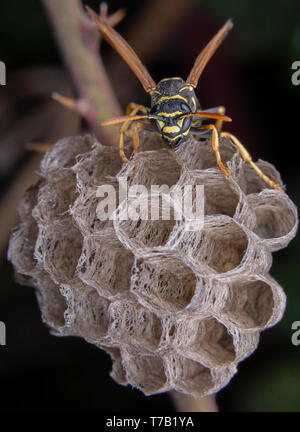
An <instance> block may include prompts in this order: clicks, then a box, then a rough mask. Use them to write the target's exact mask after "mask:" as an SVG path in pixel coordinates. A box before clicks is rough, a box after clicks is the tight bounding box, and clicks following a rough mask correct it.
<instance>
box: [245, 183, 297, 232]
mask: <svg viewBox="0 0 300 432" xmlns="http://www.w3.org/2000/svg"><path fill="white" fill-rule="evenodd" d="M252 198H253V199H252V200H251V202H252V206H253V208H254V212H255V215H256V226H255V228H254V232H255V233H256V234H257V235H258V236H259V237H261V238H263V239H266V240H267V239H274V238H278V237H284V236H286V235H287V234H289V233H290V232H291V231H292V230H293V229H294V227H295V225H296V224H297V214H296V210H295V207H294V205H293V203H291V201H290V200H289V199H288V198H287V197H286V196H283V194H282V192H277V191H266V192H265V193H262V194H260V195H258V196H256V197H255V199H254V197H252Z"/></svg>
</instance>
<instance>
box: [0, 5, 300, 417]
mask: <svg viewBox="0 0 300 432" xmlns="http://www.w3.org/2000/svg"><path fill="white" fill-rule="evenodd" d="M64 1H66V0H64ZM162 3H164V2H162ZM168 3H169V5H170V15H172V16H173V19H172V20H168V17H167V16H166V19H165V22H164V21H163V20H162V18H161V17H160V18H159V19H157V20H153V21H152V28H150V31H149V28H147V26H146V25H145V26H144V28H145V33H144V36H143V37H141V36H140V33H139V32H140V28H142V29H143V20H146V16H147V13H149V11H150V12H151V8H154V7H156V6H155V4H157V1H155V0H153V1H151V0H148V1H132V0H131V1H129V0H114V1H110V0H109V1H108V5H109V10H110V11H112V12H113V11H115V10H117V9H118V8H125V9H126V10H127V16H126V18H125V19H124V20H123V21H122V22H121V24H119V25H118V31H119V32H120V33H121V34H122V35H123V36H125V38H127V39H128V40H130V42H131V43H132V45H133V47H134V48H136V50H137V52H138V54H139V55H140V57H141V58H142V60H143V61H144V62H145V63H146V65H147V68H148V69H149V71H150V73H151V75H152V76H153V78H154V80H155V81H158V80H159V79H162V78H164V77H167V76H182V77H183V78H186V76H187V75H188V72H189V69H190V68H191V66H192V64H193V61H194V59H195V57H196V55H197V54H198V52H199V51H200V49H201V48H202V47H203V46H204V44H205V43H207V42H208V40H209V39H210V38H211V37H212V36H213V35H214V34H215V32H216V31H217V30H218V29H219V28H220V27H221V25H222V24H223V23H224V22H225V21H226V19H227V18H229V17H232V18H233V21H234V29H233V30H232V31H231V33H230V35H229V36H228V38H227V40H226V42H225V43H224V44H223V45H222V47H221V48H220V49H219V50H218V52H217V54H216V55H215V56H214V58H213V59H212V60H211V61H210V63H209V65H208V66H207V69H206V70H205V72H204V73H203V76H202V77H201V80H200V83H199V86H198V89H197V95H198V97H199V99H200V102H201V105H202V107H204V108H208V107H212V106H216V105H220V104H222V105H225V106H226V109H227V113H228V114H229V115H230V116H231V117H232V118H233V122H232V124H230V125H229V126H227V125H226V129H227V130H229V131H230V132H232V133H234V134H235V135H236V136H237V137H238V138H240V139H241V141H242V142H243V143H244V144H245V145H246V147H247V149H248V150H249V152H250V153H251V154H252V156H253V159H254V160H256V159H259V158H262V159H264V160H267V161H269V162H271V163H273V164H274V165H275V166H276V168H277V169H278V170H279V171H280V172H281V175H282V178H283V181H284V183H285V184H286V185H287V193H288V194H289V196H290V197H291V199H292V200H293V201H294V202H295V203H296V204H297V205H298V203H299V202H300V190H299V186H298V185H299V182H300V172H299V166H300V162H299V159H298V158H299V156H298V153H297V150H298V149H297V147H298V145H299V138H298V135H299V131H298V129H299V106H300V85H299V86H294V85H293V84H292V82H291V76H292V73H293V71H292V69H291V66H292V63H293V62H294V61H297V60H298V61H300V3H299V1H298V0H289V1H288V2H287V1H283V0H278V1H277V2H274V1H271V0H265V1H264V2H261V1H258V0H253V1H251V2H249V1H248V2H246V1H240V0H230V1H229V0H228V1H226V2H219V1H217V0H210V1H200V0H194V1H193V0H188V1H187V0H186V1H185V0H182V2H178V1H177V0H176V1H173V2H170V1H169V2H168ZM180 3H181V6H178V8H180V10H179V12H178V16H176V10H175V9H176V5H179V4H180ZM84 4H88V5H89V6H91V7H92V8H94V9H97V8H98V6H99V2H98V1H92V0H90V1H84ZM182 4H184V7H182ZM0 8H1V13H0V41H1V46H0V60H1V61H3V62H5V64H6V67H7V85H6V86H5V87H4V86H2V87H0V114H1V115H0V181H1V192H2V201H1V202H0V205H1V209H0V215H1V216H0V217H1V229H0V246H1V249H0V252H1V279H0V280H1V282H0V283H1V292H0V299H1V300H0V321H3V322H4V323H5V324H6V329H7V345H6V346H0V388H1V396H0V411H12V410H15V411H32V410H37V411H91V410H96V411H100V412H102V411H124V412H126V411H140V412H141V411H145V412H147V411H148V412H150V411H164V410H174V407H173V405H172V402H171V400H170V399H169V397H168V395H167V394H162V395H157V396H151V397H145V396H144V395H143V394H142V393H141V392H139V391H138V390H135V389H132V388H130V387H121V386H119V385H117V384H115V383H114V381H112V379H111V378H110V377H109V375H108V374H109V371H110V367H111V361H110V359H109V357H108V356H107V355H106V354H105V353H104V352H102V351H100V350H98V349H96V348H95V347H94V346H92V345H90V344H88V343H86V342H85V341H84V340H82V339H79V338H57V337H55V336H51V335H50V334H49V331H48V329H47V327H46V326H45V325H43V324H42V322H41V319H40V312H39V308H38V305H37V302H36V298H35V294H34V291H33V290H32V289H30V288H28V287H21V286H19V285H17V284H16V283H15V282H14V275H13V269H12V266H11V265H10V264H9V263H7V262H6V248H7V238H8V228H7V227H9V226H10V224H11V223H12V221H14V219H15V218H16V216H15V214H14V202H15V201H16V200H18V199H19V198H18V194H19V193H20V192H19V191H20V190H22V187H24V184H25V183H26V181H27V182H28V181H29V180H31V176H32V171H34V170H35V169H36V161H34V157H36V156H33V155H32V153H30V152H28V151H25V150H24V147H25V144H26V143H27V142H31V141H42V142H45V141H46V142H47V141H54V140H55V139H58V138H60V137H63V136H66V135H70V134H72V133H73V130H74V128H75V125H76V122H77V121H78V119H76V118H74V117H72V114H66V113H65V111H66V110H65V109H64V108H60V107H58V106H57V105H56V103H55V102H52V101H51V100H50V94H51V92H52V91H60V92H61V93H64V94H68V93H70V92H71V94H72V92H73V91H74V89H73V88H72V83H71V80H70V79H69V78H68V73H67V71H66V68H65V66H64V63H63V60H62V58H61V55H60V50H59V48H58V46H57V44H56V40H55V38H54V36H53V30H52V27H51V25H50V23H49V20H48V17H47V15H46V13H45V10H44V7H43V4H42V2H40V1H38V0H27V1H26V2H20V1H17V0H3V1H2V2H1V6H0ZM174 10H175V12H174ZM164 14H168V12H167V11H164ZM174 16H175V18H174ZM162 23H163V24H162ZM162 25H163V26H165V30H166V32H162V40H161V43H157V42H156V43H155V44H154V43H152V35H153V34H154V33H155V32H156V31H158V30H159V28H158V27H156V26H162ZM102 48H103V49H102V53H103V58H104V63H105V65H106V66H107V69H108V73H109V75H110V76H111V80H112V83H113V85H114V88H115V91H116V93H117V96H118V99H119V101H120V103H121V105H122V108H123V109H124V108H125V107H126V104H127V103H128V102H130V101H136V102H140V103H144V104H146V105H147V104H148V103H149V99H148V97H147V94H145V93H144V91H143V89H142V87H141V85H140V84H139V82H138V80H137V79H136V78H135V77H134V75H133V74H132V73H131V72H130V71H129V69H128V67H127V66H126V65H125V64H124V63H123V61H122V60H121V59H119V57H118V56H117V54H115V53H114V52H113V51H112V49H111V48H110V47H108V46H107V45H106V44H103V47H102ZM144 53H145V56H144ZM145 57H146V58H145ZM50 120H51V121H50ZM16 221H17V219H16ZM299 256H300V240H299V236H298V238H296V239H294V240H293V241H292V243H291V244H290V245H289V246H288V247H287V248H286V249H285V250H283V251H280V252H277V253H275V254H274V263H273V266H272V270H271V275H272V276H273V277H274V278H275V279H276V280H277V281H278V282H279V283H280V284H281V285H282V286H283V288H284V290H285V292H286V294H287V308H286V311H285V315H284V317H283V319H282V321H281V322H280V323H279V324H278V325H276V326H275V327H273V328H271V329H268V330H266V331H265V332H263V333H262V334H261V339H260V343H259V346H258V349H257V350H256V351H255V353H254V354H253V355H251V356H250V357H249V358H248V359H246V360H244V361H243V362H242V363H240V365H239V371H238V373H237V374H236V375H235V377H234V378H233V379H232V381H231V382H230V384H229V385H228V386H227V387H226V388H225V389H223V390H222V391H220V392H219V393H218V395H217V402H218V404H219V408H220V410H221V411H233V412H238V411H252V412H253V411H300V367H299V360H300V345H299V346H294V345H293V344H292V342H291V336H292V333H293V330H292V329H291V326H292V323H293V322H294V321H300V307H299V306H300V287H299V285H298V283H299V277H300V266H299Z"/></svg>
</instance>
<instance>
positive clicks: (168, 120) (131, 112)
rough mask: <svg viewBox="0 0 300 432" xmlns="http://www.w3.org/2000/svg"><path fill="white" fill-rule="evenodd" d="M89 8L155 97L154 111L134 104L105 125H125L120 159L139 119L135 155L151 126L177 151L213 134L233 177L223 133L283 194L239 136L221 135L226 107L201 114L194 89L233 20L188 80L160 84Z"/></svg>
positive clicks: (209, 46) (202, 54) (199, 59)
mask: <svg viewBox="0 0 300 432" xmlns="http://www.w3.org/2000/svg"><path fill="white" fill-rule="evenodd" d="M86 9H87V12H88V14H89V15H90V17H91V18H92V19H93V20H94V22H95V23H96V24H97V26H98V28H99V30H100V32H101V34H102V35H103V37H104V38H105V39H106V41H107V42H108V43H109V44H110V45H111V46H112V47H113V48H114V49H115V50H116V51H117V52H118V53H119V55H120V56H121V57H122V58H123V59H124V60H125V62H126V63H127V64H128V66H129V67H130V68H131V69H132V71H133V72H134V73H135V75H136V77H137V78H138V79H139V81H140V82H141V84H142V85H143V87H144V89H145V91H146V92H147V93H149V94H150V96H151V108H147V107H145V106H143V105H137V104H135V103H131V104H129V105H128V107H127V110H126V115H125V116H121V117H116V118H113V119H110V120H107V121H105V122H103V123H102V125H103V126H108V125H113V124H117V123H123V124H122V126H121V128H120V141H119V150H120V156H121V158H122V160H123V162H128V159H127V158H126V156H125V153H124V134H125V132H126V131H127V130H128V128H129V127H130V126H131V123H132V122H133V121H136V120H138V122H137V123H135V125H134V127H133V150H134V152H135V153H136V152H137V149H138V146H139V135H138V129H139V128H141V127H147V128H149V125H150V126H152V128H155V130H156V131H157V132H158V133H159V134H160V135H161V137H162V138H163V139H164V140H165V142H166V143H167V144H168V145H169V146H170V147H171V148H173V149H176V148H177V147H178V146H179V145H180V144H181V142H182V141H183V139H184V138H185V137H186V136H187V135H188V134H189V133H190V132H192V133H200V134H206V133H212V136H211V140H212V147H213V150H214V151H215V154H216V160H217V163H218V166H219V167H220V168H221V169H222V170H223V171H224V172H225V174H226V175H227V176H230V175H231V174H230V171H229V169H228V168H227V167H225V165H224V164H223V163H222V161H221V156H220V152H219V134H220V136H223V137H227V138H230V139H231V141H232V142H233V144H234V145H235V146H236V147H237V149H238V150H239V152H240V154H241V156H242V158H243V159H244V161H245V162H248V163H249V164H250V165H251V166H252V167H253V169H254V170H255V171H256V172H257V174H258V175H259V176H260V177H261V178H262V179H263V180H264V181H265V182H266V183H267V184H269V185H270V186H271V187H273V188H274V189H277V190H280V191H282V189H281V188H280V186H278V185H277V184H276V183H274V182H273V181H272V180H271V179H270V178H269V177H267V176H266V175H265V174H264V173H263V172H262V171H261V169H260V168H259V167H258V166H257V165H256V164H255V163H254V162H253V161H252V158H251V156H250V155H249V153H248V152H247V150H246V149H245V148H244V146H243V145H242V144H241V143H240V141H239V140H238V139H237V138H236V137H234V136H233V135H232V134H230V133H228V132H221V129H222V123H223V121H231V119H230V118H229V117H227V116H226V115H225V108H224V107H222V106H220V107H216V108H211V109H207V110H203V111H201V110H200V105H199V102H198V100H197V98H196V95H195V91H194V89H195V88H196V87H197V85H198V81H199V78H200V76H201V74H202V72H203V70H204V68H205V66H206V65H207V63H208V61H209V60H210V59H211V57H212V56H213V54H214V53H215V51H216V50H217V48H218V47H219V45H220V44H221V43H222V42H223V40H224V38H225V37H226V36H227V34H228V32H229V31H230V30H231V28H232V27H233V24H232V21H231V20H228V21H226V23H225V24H224V25H223V27H222V28H221V29H220V30H219V31H218V33H217V34H216V35H215V36H214V37H213V38H212V39H211V41H210V42H209V43H208V44H207V45H206V47H205V48H204V49H203V50H202V51H201V52H200V54H199V55H198V57H197V58H196V61H195V63H194V65H193V67H192V69H191V71H190V73H189V76H188V77H187V80H186V81H184V80H183V79H182V78H179V77H173V78H164V79H162V80H161V81H160V82H159V83H158V84H155V82H154V81H153V79H152V77H151V76H150V74H149V72H148V71H147V69H146V67H145V66H144V65H143V64H142V62H141V61H140V59H139V58H138V57H137V55H136V53H135V52H134V50H133V49H132V48H131V47H130V46H129V45H128V43H127V42H126V41H125V40H124V39H123V38H122V37H121V36H120V34H119V33H118V32H116V31H115V30H114V29H113V28H112V26H111V25H110V24H109V22H108V20H107V18H106V14H102V13H100V15H97V14H96V13H95V12H94V11H93V10H92V9H90V8H89V7H86ZM201 119H202V120H203V119H213V120H216V123H215V124H207V125H205V126H203V125H201ZM144 120H146V121H147V120H148V122H147V123H143V121H144ZM149 122H150V123H149Z"/></svg>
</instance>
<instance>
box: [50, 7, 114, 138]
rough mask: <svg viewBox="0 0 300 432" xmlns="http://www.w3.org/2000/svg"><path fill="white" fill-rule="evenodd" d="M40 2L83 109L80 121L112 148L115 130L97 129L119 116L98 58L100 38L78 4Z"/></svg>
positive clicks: (110, 88) (108, 82)
mask: <svg viewBox="0 0 300 432" xmlns="http://www.w3.org/2000/svg"><path fill="white" fill-rule="evenodd" d="M43 1H44V4H45V6H46V9H47V11H48V13H49V15H50V17H51V21H52V24H53V27H54V30H55V35H56V37H57V40H58V43H59V45H60V48H61V51H62V54H63V57H64V59H65V62H66V63H67V65H68V67H69V70H70V73H71V75H72V78H73V81H74V84H75V86H76V88H77V91H78V93H79V99H80V101H81V103H82V105H84V106H85V110H84V114H83V116H84V118H85V119H86V121H87V122H88V123H89V125H90V127H91V128H92V129H93V131H94V133H95V134H96V136H97V137H98V138H99V139H100V141H101V142H102V144H107V145H116V143H117V135H118V132H117V130H116V129H114V128H108V129H106V128H102V127H101V126H100V123H101V122H102V121H104V120H107V119H108V118H110V117H114V116H118V115H121V109H120V106H119V104H118V102H117V100H116V97H115V94H114V92H113V90H112V87H111V84H110V81H109V79H108V77H107V74H106V72H105V69H104V66H103V63H102V59H101V57H100V56H99V54H98V48H99V41H100V35H99V32H98V30H97V28H96V26H95V24H94V23H92V22H91V21H90V20H89V19H88V18H87V16H86V15H85V13H84V11H83V8H82V5H81V3H80V1H79V0H72V1H65V0H43ZM53 90H54V91H55V89H53Z"/></svg>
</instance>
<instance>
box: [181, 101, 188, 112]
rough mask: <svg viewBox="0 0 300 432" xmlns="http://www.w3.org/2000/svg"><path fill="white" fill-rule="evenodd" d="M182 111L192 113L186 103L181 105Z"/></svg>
mask: <svg viewBox="0 0 300 432" xmlns="http://www.w3.org/2000/svg"><path fill="white" fill-rule="evenodd" d="M180 109H181V111H182V112H184V113H186V112H190V111H191V109H190V107H189V106H188V105H187V104H185V103H181V104H180Z"/></svg>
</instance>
